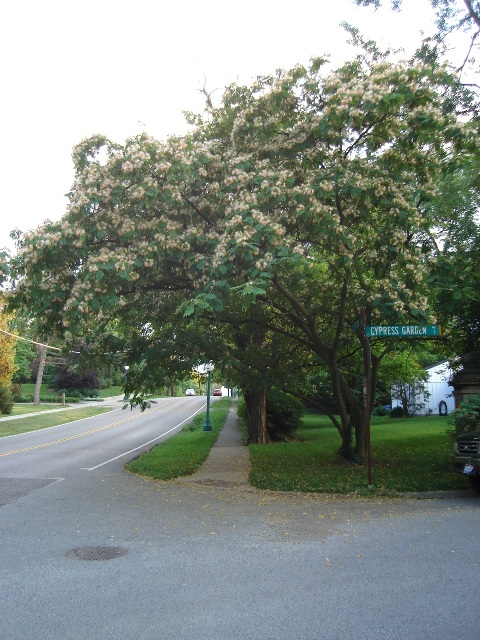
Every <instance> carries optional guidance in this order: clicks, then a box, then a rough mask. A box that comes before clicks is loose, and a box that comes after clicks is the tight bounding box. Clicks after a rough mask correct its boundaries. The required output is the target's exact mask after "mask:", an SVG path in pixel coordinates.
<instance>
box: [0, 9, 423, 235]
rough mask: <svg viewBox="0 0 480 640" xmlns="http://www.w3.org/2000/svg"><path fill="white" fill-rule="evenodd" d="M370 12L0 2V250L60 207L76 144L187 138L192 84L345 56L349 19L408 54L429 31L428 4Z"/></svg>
mask: <svg viewBox="0 0 480 640" xmlns="http://www.w3.org/2000/svg"><path fill="white" fill-rule="evenodd" d="M385 4H386V5H387V7H385V8H384V9H381V10H378V11H377V12H375V11H374V10H373V9H371V8H357V7H356V6H355V5H354V4H353V2H352V0H333V1H330V0H295V2H286V0H242V1H241V2H235V3H232V2H230V3H227V2H225V0H202V1H201V2H200V1H198V0H196V1H194V0H183V1H182V0H177V1H176V2H165V1H162V0H135V1H134V2H131V1H128V2H127V1H125V0H81V1H80V0H16V1H14V0H4V1H3V2H2V3H1V7H0V55H1V60H2V63H1V64H2V74H1V85H2V99H1V100H2V102H1V104H2V112H1V117H0V127H1V144H2V152H1V153H0V180H1V183H0V184H1V196H0V203H1V208H2V215H1V222H0V247H4V246H7V247H9V248H12V247H13V244H12V242H11V240H10V239H9V233H10V231H11V230H12V229H15V228H18V229H20V230H21V231H27V230H29V229H34V228H36V227H37V226H38V225H40V224H41V223H42V222H43V221H44V220H45V219H47V218H49V219H51V220H58V219H59V218H60V217H61V216H62V215H63V213H64V212H65V205H66V198H65V195H64V194H65V193H67V192H68V190H69V189H70V186H71V184H72V182H73V168H72V162H71V150H72V147H73V146H74V145H75V144H76V143H78V142H79V141H80V140H81V139H82V138H85V137H88V136H90V135H92V134H94V133H103V134H105V135H107V136H108V137H110V138H111V139H112V140H115V141H117V142H123V141H124V140H125V139H126V138H128V137H130V136H133V135H136V134H138V133H140V132H141V131H146V132H147V133H149V134H150V135H153V136H155V137H157V138H159V139H165V138H166V137H167V136H168V135H170V134H174V133H183V132H184V131H185V125H184V119H183V115H182V111H183V110H190V111H197V112H199V111H202V109H203V102H202V97H201V94H200V92H199V89H201V88H202V86H203V85H204V83H206V87H207V88H208V90H209V91H210V90H212V89H218V90H219V91H218V92H217V93H216V94H215V95H217V96H221V93H222V87H224V86H225V85H226V84H228V83H230V82H237V81H238V82H242V83H249V82H250V81H251V79H252V78H254V77H255V76H257V75H261V74H264V73H270V72H272V71H274V70H275V69H276V68H279V67H281V68H289V67H291V66H293V65H294V64H296V63H297V62H300V63H307V62H308V61H309V59H310V58H311V57H312V56H317V55H323V54H330V55H331V57H332V60H333V62H334V63H339V62H341V61H342V60H344V59H346V58H349V57H351V55H352V50H351V49H349V47H348V46H347V45H346V42H345V41H346V34H345V32H344V31H343V30H342V28H341V27H340V26H339V25H340V22H341V21H347V22H349V23H350V24H352V25H354V26H356V27H358V28H359V29H360V30H361V32H362V33H363V34H365V35H366V36H368V37H370V38H374V39H376V40H377V42H379V43H380V44H381V45H387V44H388V45H392V46H395V47H401V46H403V47H406V48H407V49H408V50H413V48H414V46H415V45H416V44H418V43H419V41H420V35H419V34H420V31H421V30H422V29H423V30H425V31H427V32H431V31H432V26H431V25H432V15H433V14H432V10H431V8H430V3H429V1H428V0H404V3H403V4H404V10H403V11H402V12H401V13H393V12H392V11H391V10H390V9H389V5H390V2H389V0H385Z"/></svg>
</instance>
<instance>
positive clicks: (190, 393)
mask: <svg viewBox="0 0 480 640" xmlns="http://www.w3.org/2000/svg"><path fill="white" fill-rule="evenodd" d="M185 395H186V396H194V395H196V394H195V389H186V390H185Z"/></svg>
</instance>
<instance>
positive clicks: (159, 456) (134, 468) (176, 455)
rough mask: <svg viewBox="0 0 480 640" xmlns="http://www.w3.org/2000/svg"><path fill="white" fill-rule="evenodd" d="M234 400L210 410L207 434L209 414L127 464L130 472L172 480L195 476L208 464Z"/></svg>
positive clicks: (228, 400) (226, 400) (224, 401)
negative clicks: (206, 422)
mask: <svg viewBox="0 0 480 640" xmlns="http://www.w3.org/2000/svg"><path fill="white" fill-rule="evenodd" d="M230 404H231V400H230V398H223V399H222V400H218V401H216V402H215V403H212V406H211V407H210V422H211V424H212V431H203V430H202V427H203V425H204V423H205V415H206V414H205V413H200V414H198V415H197V416H195V418H194V419H193V421H192V422H191V423H190V424H188V425H187V426H185V427H184V428H183V430H182V431H181V432H180V433H179V434H177V435H176V436H174V437H173V438H169V439H168V440H166V441H165V442H162V443H161V444H158V445H156V446H155V447H153V449H150V451H147V452H146V453H144V454H142V455H141V456H139V457H138V458H136V459H135V460H132V461H131V462H130V463H128V464H127V465H125V468H126V469H127V471H130V472H131V473H136V474H138V475H142V476H149V477H151V478H156V479H158V480H171V479H172V478H177V477H179V476H189V475H191V474H192V473H195V471H197V470H198V469H199V468H200V467H201V466H202V464H203V462H205V460H206V459H207V457H208V454H209V453H210V449H211V448H212V446H213V445H214V444H215V441H216V440H217V438H218V434H219V433H220V431H221V429H222V427H223V425H224V424H225V420H226V419H227V415H228V411H229V408H230Z"/></svg>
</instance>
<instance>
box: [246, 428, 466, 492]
mask: <svg viewBox="0 0 480 640" xmlns="http://www.w3.org/2000/svg"><path fill="white" fill-rule="evenodd" d="M449 426H450V425H449V424H448V418H446V417H444V416H425V417H418V418H408V419H392V418H387V417H385V418H384V417H382V418H380V417H377V418H375V417H374V418H372V426H371V448H372V470H373V471H372V482H373V486H374V493H376V494H378V493H395V492H408V491H447V490H454V489H466V488H468V482H467V480H466V478H464V477H463V476H462V475H461V474H457V473H454V472H453V471H452V470H451V467H450V462H449V456H450V453H451V452H452V447H453V445H452V442H451V439H450V438H449V436H448V435H446V433H445V431H446V429H447V428H449ZM339 446H340V438H339V435H338V432H337V431H336V429H335V428H334V427H333V426H331V423H330V422H329V420H328V419H327V418H325V417H324V416H318V415H307V416H305V418H304V420H303V428H302V429H301V430H299V432H298V441H297V442H290V443H278V444H272V445H267V446H260V445H250V447H249V448H250V458H251V463H252V468H251V474H250V482H251V484H253V485H254V486H255V487H258V488H261V489H273V490H277V491H278V490H282V491H307V492H337V493H351V492H357V493H370V492H371V491H370V490H369V489H368V486H367V485H368V482H367V467H366V465H365V466H363V465H351V464H346V463H344V462H342V461H341V460H339V458H338V457H337V456H336V453H335V452H336V450H337V449H338V447H339Z"/></svg>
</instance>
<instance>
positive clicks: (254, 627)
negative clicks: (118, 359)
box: [0, 398, 480, 640]
mask: <svg viewBox="0 0 480 640" xmlns="http://www.w3.org/2000/svg"><path fill="white" fill-rule="evenodd" d="M169 402H170V403H169ZM202 402H204V399H203V400H202V399H201V398H178V399H176V400H174V401H165V404H164V405H163V406H158V408H156V410H155V411H153V412H152V413H151V414H147V415H145V416H143V417H138V418H134V417H133V416H131V415H130V414H129V413H121V412H115V413H114V414H112V413H110V414H106V415H104V416H101V417H98V418H94V419H89V420H85V421H81V422H79V423H75V424H74V425H71V426H68V425H67V426H65V427H61V428H55V429H50V430H48V431H43V432H42V435H40V432H39V433H37V434H35V435H33V434H30V436H29V438H26V437H25V438H24V437H23V436H18V437H15V438H8V439H7V438H4V439H1V440H0V447H1V448H0V497H2V496H3V499H2V500H0V502H1V503H2V505H3V506H1V507H0V545H1V547H0V589H1V591H0V638H1V639H2V640H50V639H52V640H69V639H72V640H87V639H88V640H92V639H95V640H96V639H98V640H120V639H122V640H130V639H132V640H133V639H135V640H143V639H145V640H146V639H149V640H150V639H156V640H163V639H165V640H187V639H188V640H190V639H192V640H204V639H205V640H207V639H208V640H237V639H238V640H240V639H241V640H247V639H255V640H297V639H298V640H344V638H347V637H348V638H350V639H353V640H363V639H365V640H366V639H368V640H372V639H373V640H377V639H378V640H389V639H392V640H407V639H408V640H412V639H413V640H415V639H418V640H430V639H431V640H433V639H435V640H451V639H452V638H456V637H458V638H459V639H462V640H479V638H480V616H479V607H478V603H479V601H480V600H479V596H480V571H479V565H480V536H479V532H480V531H479V530H480V518H479V516H480V501H478V500H477V499H475V498H473V497H472V498H456V499H444V500H412V499H397V500H378V499H358V498H357V499H354V498H339V497H330V496H313V495H295V494H275V493H272V492H261V491H255V490H253V489H248V488H247V489H241V490H240V489H235V488H222V487H212V486H204V485H201V484H184V483H181V482H168V483H162V482H154V481H151V480H145V479H141V478H138V477H135V476H131V475H129V474H127V473H126V472H125V471H124V470H123V464H124V463H125V462H126V461H127V460H128V459H130V458H132V457H134V456H135V455H138V453H139V451H140V450H142V448H149V446H151V444H150V445H146V444H145V443H146V442H148V440H151V439H152V438H154V437H158V435H159V434H160V431H163V432H167V431H169V430H170V429H172V428H175V425H176V424H179V423H180V422H181V421H182V420H184V419H186V418H187V417H188V415H190V414H191V413H193V412H194V411H195V410H196V409H197V408H199V407H200V405H201V404H202ZM102 420H103V422H102ZM36 438H40V439H39V440H37V439H36ZM120 442H122V444H121V445H120ZM137 447H140V448H139V449H137ZM17 450H18V452H16V453H13V452H14V451H17ZM134 450H135V451H134ZM126 451H130V453H127V454H126V455H125V452H126ZM5 453H7V454H8V455H2V454H5Z"/></svg>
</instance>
